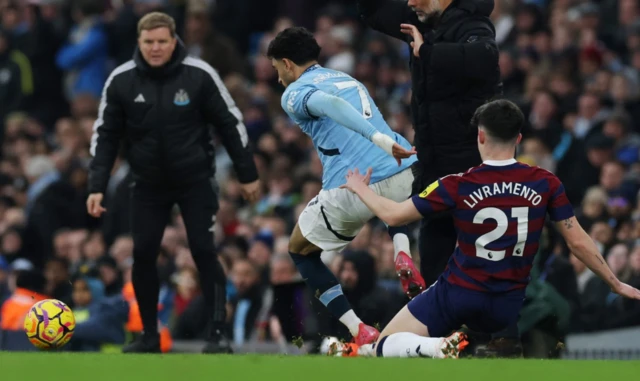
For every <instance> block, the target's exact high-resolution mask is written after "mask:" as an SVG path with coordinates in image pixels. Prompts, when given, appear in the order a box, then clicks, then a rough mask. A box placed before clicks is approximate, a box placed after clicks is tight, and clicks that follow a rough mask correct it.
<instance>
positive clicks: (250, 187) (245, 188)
mask: <svg viewBox="0 0 640 381" xmlns="http://www.w3.org/2000/svg"><path fill="white" fill-rule="evenodd" d="M240 191H241V192H242V197H244V199H245V200H247V201H249V202H251V203H254V202H256V201H258V199H259V198H260V180H256V181H254V182H252V183H247V184H240Z"/></svg>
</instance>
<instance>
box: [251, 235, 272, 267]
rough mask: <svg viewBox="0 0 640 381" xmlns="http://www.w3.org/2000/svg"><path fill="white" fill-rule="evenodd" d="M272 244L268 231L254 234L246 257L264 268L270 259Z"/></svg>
mask: <svg viewBox="0 0 640 381" xmlns="http://www.w3.org/2000/svg"><path fill="white" fill-rule="evenodd" d="M273 244H274V240H273V235H272V234H271V233H270V232H267V231H264V232H260V233H258V234H257V235H256V236H255V238H254V241H253V243H252V244H251V247H250V248H249V252H248V254H247V257H248V258H249V260H250V261H251V262H252V263H253V264H254V265H256V266H258V267H259V268H265V267H266V266H267V265H268V264H269V260H270V259H271V252H272V251H273Z"/></svg>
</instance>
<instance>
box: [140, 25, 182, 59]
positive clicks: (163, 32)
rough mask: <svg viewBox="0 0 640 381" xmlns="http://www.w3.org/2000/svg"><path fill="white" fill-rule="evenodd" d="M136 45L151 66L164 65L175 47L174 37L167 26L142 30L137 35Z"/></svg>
mask: <svg viewBox="0 0 640 381" xmlns="http://www.w3.org/2000/svg"><path fill="white" fill-rule="evenodd" d="M138 46H139V47H140V52H141V53H142V57H143V58H144V60H145V61H147V63H148V64H149V66H151V67H160V66H163V65H165V64H166V63H167V62H169V60H170V59H171V55H172V54H173V51H174V50H175V49H176V39H175V37H172V36H171V31H170V30H169V28H165V27H162V28H156V29H151V30H143V31H142V32H140V37H138Z"/></svg>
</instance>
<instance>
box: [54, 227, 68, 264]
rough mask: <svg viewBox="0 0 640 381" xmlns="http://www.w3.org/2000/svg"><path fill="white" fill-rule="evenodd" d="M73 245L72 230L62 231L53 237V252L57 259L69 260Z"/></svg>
mask: <svg viewBox="0 0 640 381" xmlns="http://www.w3.org/2000/svg"><path fill="white" fill-rule="evenodd" d="M72 249H73V243H72V242H71V229H60V230H58V231H56V233H55V234H54V236H53V251H54V252H55V256H56V257H57V258H65V259H69V258H70V257H71V250H72Z"/></svg>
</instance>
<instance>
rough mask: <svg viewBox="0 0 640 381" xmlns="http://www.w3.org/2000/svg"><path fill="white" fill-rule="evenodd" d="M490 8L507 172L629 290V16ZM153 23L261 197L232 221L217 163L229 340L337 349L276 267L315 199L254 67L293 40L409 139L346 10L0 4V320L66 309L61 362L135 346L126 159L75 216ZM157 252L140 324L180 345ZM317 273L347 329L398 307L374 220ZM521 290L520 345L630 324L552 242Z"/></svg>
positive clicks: (195, 0) (180, 272)
mask: <svg viewBox="0 0 640 381" xmlns="http://www.w3.org/2000/svg"><path fill="white" fill-rule="evenodd" d="M329 3H330V4H329ZM495 3H496V4H495V10H494V13H493V15H492V19H493V21H494V23H495V25H496V33H497V41H498V43H499V45H500V48H501V53H500V67H501V72H502V76H503V81H504V96H505V97H507V98H509V99H511V100H514V101H516V102H517V103H518V104H519V105H521V107H522V109H523V110H524V112H525V114H526V116H527V121H528V125H527V128H526V131H525V132H524V136H525V139H524V140H523V142H522V144H521V146H520V149H519V152H518V159H519V160H521V161H524V162H527V163H531V164H533V165H539V166H541V167H543V168H546V169H548V170H550V171H552V172H554V173H556V174H557V175H558V176H559V177H560V178H561V180H562V181H563V182H564V184H565V187H566V189H567V193H568V195H569V197H570V199H571V201H572V203H573V204H574V206H575V207H576V210H577V213H578V215H579V220H580V222H581V223H582V224H583V226H584V227H585V229H586V230H587V231H588V232H589V233H590V235H591V237H592V238H593V239H594V240H595V241H596V242H597V244H598V246H599V247H600V248H601V249H602V252H603V254H605V256H606V260H607V262H608V263H609V265H610V266H611V267H612V269H613V271H614V272H615V273H616V274H617V275H618V276H619V277H620V278H621V279H623V280H624V281H627V282H629V283H631V284H632V285H634V286H636V287H638V286H640V204H639V203H638V201H640V200H638V197H637V196H638V190H639V189H640V135H638V133H640V91H639V89H640V87H639V85H640V4H639V2H638V1H637V0H618V1H616V0H601V1H596V2H593V1H577V0H555V1H552V0H531V1H518V0H496V2H495ZM156 9H161V10H166V11H167V12H168V13H169V14H171V15H173V16H174V17H175V18H176V20H177V25H178V30H179V34H180V37H181V39H182V41H183V42H184V43H185V44H186V46H187V47H188V49H189V51H190V53H191V54H193V55H196V56H199V57H201V58H203V59H204V60H206V61H207V62H209V63H210V64H211V65H212V66H213V67H214V68H216V69H217V70H218V71H219V72H220V74H221V76H222V77H223V79H224V81H225V83H226V85H227V87H228V88H229V90H230V92H231V94H232V96H233V97H234V99H235V101H236V102H237V104H238V105H239V108H240V109H241V110H242V112H243V114H244V118H245V124H246V126H247V129H248V131H249V135H250V138H251V141H252V142H253V144H254V146H255V148H256V154H255V160H256V162H257V164H258V169H259V173H260V175H261V178H262V180H263V182H264V192H263V194H264V196H263V198H262V199H261V201H260V202H259V203H258V204H256V205H253V206H252V205H246V204H244V203H243V201H242V198H241V197H240V191H239V185H238V182H237V181H235V180H234V174H233V172H232V170H231V169H230V165H229V164H230V160H229V158H228V156H227V155H226V153H225V152H224V150H223V149H222V148H221V147H219V148H217V150H216V156H217V167H218V181H219V184H220V192H221V196H220V211H219V213H218V215H217V221H216V224H215V239H216V243H217V246H218V248H219V256H220V260H221V261H222V263H223V265H224V267H225V270H226V271H227V274H228V284H229V286H228V296H229V314H228V316H229V322H230V332H231V333H230V334H231V336H232V337H233V340H234V342H236V343H237V344H241V343H247V342H254V341H275V342H278V343H284V342H286V341H291V340H293V339H294V338H298V337H301V338H303V339H304V340H307V341H309V340H311V341H314V340H317V339H318V338H319V337H320V336H321V335H334V336H339V337H342V338H345V339H348V338H349V337H348V332H346V331H344V330H342V328H341V325H340V324H338V323H337V321H335V320H333V319H332V318H330V317H329V316H328V315H326V312H324V309H323V308H319V307H318V304H317V303H316V302H315V301H314V299H315V298H313V295H311V293H310V292H309V291H308V290H307V289H306V288H305V287H304V284H303V283H302V281H301V280H300V277H299V275H298V274H297V272H296V270H295V266H294V265H293V263H292V262H291V260H290V259H289V257H288V254H287V244H288V233H289V232H290V231H291V229H292V227H293V224H294V222H295V220H296V218H297V216H298V214H299V213H300V212H301V210H302V209H303V208H304V206H305V205H306V203H307V202H309V201H310V200H311V198H312V197H314V196H315V195H316V194H317V193H318V191H319V190H320V188H321V181H320V178H321V173H322V167H321V164H320V161H319V160H318V157H317V155H316V153H315V151H314V149H313V147H312V145H311V144H310V141H309V139H307V138H306V137H305V136H304V135H303V133H302V132H301V131H300V129H299V128H298V127H297V126H295V125H294V124H293V123H292V121H291V120H289V119H288V118H287V117H286V116H285V114H284V113H283V111H282V110H281V107H280V94H281V93H282V91H283V89H282V88H281V86H280V85H278V83H277V77H276V73H275V71H274V70H273V69H272V68H271V64H270V61H269V60H268V59H267V58H266V57H265V56H264V52H265V50H266V46H267V44H268V42H269V41H270V40H271V38H273V36H274V35H275V33H277V32H278V31H279V30H282V29H283V28H286V27H288V26H292V25H301V26H306V27H308V28H310V29H312V30H313V31H314V32H315V34H316V37H317V39H318V41H319V43H320V45H321V46H322V48H323V50H322V62H321V64H323V65H325V66H327V67H329V68H334V69H338V70H342V71H345V72H347V73H350V74H352V75H354V76H355V77H356V78H357V79H359V80H360V81H362V82H363V83H364V84H365V85H366V86H367V88H368V89H369V91H370V93H371V95H372V96H373V97H374V99H375V101H376V103H377V104H378V106H379V107H380V109H381V111H382V112H383V114H384V115H385V117H386V119H387V121H388V123H389V124H390V125H391V126H392V128H393V129H394V130H396V131H398V132H400V133H402V134H403V135H405V136H406V137H407V138H408V139H409V140H410V141H411V140H412V135H413V131H412V126H411V122H410V116H409V106H408V104H409V98H410V89H411V86H410V74H409V72H408V64H407V62H408V54H409V50H408V48H407V46H406V44H404V43H403V42H401V41H395V40H392V39H390V38H387V37H384V36H382V35H381V34H379V33H376V32H373V31H371V30H367V29H365V28H364V27H363V25H362V24H361V23H360V22H359V20H358V17H357V8H356V4H355V0H342V1H331V2H326V1H321V0H305V1H301V0H233V1H231V0H210V1H205V0H201V1H199V0H175V1H171V0H133V1H131V0H120V1H119V0H111V1H108V0H104V1H102V2H101V1H99V0H73V1H68V0H19V1H16V0H0V141H1V144H2V151H1V157H0V303H2V302H3V301H4V300H7V299H8V298H10V296H11V295H12V294H14V293H15V292H16V291H15V290H16V283H17V284H18V286H20V287H19V288H30V289H31V290H32V291H38V292H39V294H42V295H43V297H44V296H49V297H54V298H57V299H60V300H63V301H66V302H68V303H69V304H70V305H71V306H72V307H73V308H74V310H75V311H76V312H77V314H78V316H81V317H80V318H79V321H81V322H84V323H87V324H92V326H93V327H97V328H96V330H88V332H90V333H87V330H84V331H83V333H80V332H78V336H77V339H74V342H76V344H77V345H75V347H74V349H77V350H98V349H100V348H101V344H105V343H110V342H111V343H116V344H117V343H118V342H122V340H124V337H125V336H124V334H125V332H124V330H125V329H126V330H127V331H132V332H136V331H139V330H140V325H139V321H136V317H135V300H134V299H133V298H132V292H131V284H130V282H129V278H130V268H131V256H132V241H131V239H130V238H129V237H128V236H127V232H128V225H129V223H128V219H127V216H128V214H127V209H128V202H129V201H128V183H129V176H128V166H127V163H126V161H124V160H119V161H118V163H117V164H116V168H115V169H114V172H113V177H112V179H111V182H110V184H109V188H108V191H107V194H106V196H105V197H106V205H105V206H106V208H107V211H108V212H107V213H106V216H105V217H103V218H102V220H94V219H92V218H91V217H89V216H88V215H87V213H86V211H85V200H86V197H87V190H86V183H87V167H88V163H89V162H90V159H91V158H90V155H89V142H90V138H91V135H92V125H93V122H94V120H95V118H96V115H97V110H98V104H99V99H100V95H101V91H102V87H103V85H104V82H105V80H106V78H107V76H108V74H109V73H110V71H111V69H113V68H114V67H115V66H117V65H119V64H121V63H123V62H125V61H127V60H129V59H130V58H131V56H132V52H133V50H134V47H135V44H136V23H137V20H139V18H140V17H141V16H142V15H143V14H144V13H146V12H148V11H151V10H156ZM134 96H135V94H132V97H134ZM374 170H375V168H374ZM414 233H417V230H414ZM412 238H413V244H414V250H413V253H414V258H417V252H416V249H415V239H416V238H417V235H416V234H414V237H412ZM161 251H162V253H161V257H160V260H159V263H158V266H159V270H160V272H161V276H162V280H163V284H164V287H163V290H162V295H161V304H162V305H161V312H160V314H159V319H160V320H161V321H162V323H163V324H164V326H165V327H166V328H165V331H166V332H165V333H167V332H171V336H172V337H173V339H174V340H190V339H197V338H199V337H201V335H202V333H203V332H202V330H203V328H204V323H203V322H202V320H201V316H202V315H203V314H202V313H200V311H201V310H202V308H203V306H202V300H201V297H200V294H199V285H198V278H197V273H196V271H195V266H194V263H193V261H192V259H191V258H190V254H189V249H188V246H187V243H186V235H185V230H184V226H183V224H182V223H181V219H180V216H179V211H177V210H176V213H175V216H174V218H173V222H172V225H171V226H170V227H168V228H167V229H166V232H165V236H164V239H163V244H162V249H161ZM324 259H325V260H326V262H327V263H329V264H330V267H331V269H332V270H333V271H334V272H335V273H336V274H338V277H339V279H340V280H341V282H342V284H343V287H344V289H345V293H346V294H347V297H348V298H349V300H350V301H351V302H352V304H353V305H354V307H355V310H356V312H357V313H358V315H359V316H361V317H362V319H363V320H364V321H365V322H367V323H371V324H374V323H377V324H379V325H381V326H384V325H385V324H386V323H387V322H388V321H389V320H390V318H391V317H392V316H393V315H394V313H395V312H396V311H397V310H399V309H400V308H401V307H402V305H403V304H404V303H405V302H406V298H405V297H404V296H403V295H402V293H401V290H400V288H399V282H398V280H397V278H396V275H395V273H394V265H393V245H392V242H391V241H390V239H389V237H388V235H387V234H386V232H385V229H384V226H382V225H381V224H380V223H379V222H377V221H373V222H372V223H370V224H368V225H367V226H366V228H365V229H364V230H363V231H362V232H361V233H360V234H359V235H358V237H357V238H356V239H355V240H354V241H353V242H352V243H351V244H350V245H349V248H348V249H347V250H346V251H345V252H344V253H343V254H342V255H331V253H326V255H325V256H324ZM532 279H533V280H534V281H533V283H532V285H531V286H530V287H529V289H528V302H527V304H526V307H525V310H524V311H523V314H522V321H521V324H520V328H521V330H522V332H523V334H524V335H525V339H526V338H527V337H528V335H534V334H537V335H540V336H541V337H543V338H546V339H548V341H549V342H550V343H551V344H550V345H552V346H554V345H555V340H556V339H558V338H559V339H562V337H564V336H565V335H566V334H568V333H574V332H591V331H597V330H604V329H611V328H620V327H629V326H638V325H640V303H638V302H634V301H623V300H621V299H619V298H616V297H615V295H612V294H611V293H610V292H609V290H608V289H607V287H606V285H605V284H604V283H602V282H601V281H600V280H599V279H597V278H596V277H595V276H594V274H593V273H591V272H590V271H589V270H586V269H585V268H584V266H582V265H581V264H579V263H578V262H577V261H575V260H574V259H573V257H571V255H570V253H568V252H567V251H566V248H565V246H564V245H563V243H562V241H561V239H560V238H559V237H558V235H557V234H556V233H555V231H554V229H553V227H552V226H550V227H549V228H548V229H547V230H546V234H545V235H544V237H543V244H542V245H541V251H540V254H539V255H538V261H537V262H536V266H535V268H534V272H533V274H532ZM18 293H19V292H18ZM14 299H16V298H14ZM10 300H12V299H10ZM17 300H19V298H18V299H17ZM14 304H15V303H11V302H6V303H5V306H4V308H3V310H2V315H0V327H2V329H4V330H5V331H11V330H20V329H21V327H22V321H21V320H20V319H17V320H16V319H15V318H12V316H13V314H14V312H12V311H13V309H14V308H19V303H18V304H15V305H14ZM27 304H29V303H27ZM18 321H19V322H18ZM301 322H302V323H303V324H301ZM96 332H100V334H97V333H96ZM92 335H93V336H92Z"/></svg>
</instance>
